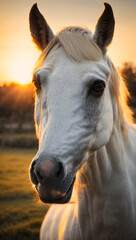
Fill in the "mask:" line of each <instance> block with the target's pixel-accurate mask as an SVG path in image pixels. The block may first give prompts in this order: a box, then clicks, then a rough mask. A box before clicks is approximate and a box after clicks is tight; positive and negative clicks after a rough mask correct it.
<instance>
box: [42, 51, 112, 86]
mask: <svg viewBox="0 0 136 240" xmlns="http://www.w3.org/2000/svg"><path fill="white" fill-rule="evenodd" d="M44 66H45V68H49V69H50V70H51V72H52V73H53V76H54V77H55V76H56V77H57V78H61V77H62V78H63V80H64V81H66V80H67V81H73V82H74V81H76V79H77V78H78V83H79V82H80V79H81V78H83V77H84V75H85V74H86V73H95V74H97V73H99V74H100V73H102V74H104V75H106V76H107V75H109V73H110V70H109V68H108V65H107V63H106V61H105V59H100V60H99V61H98V62H96V61H91V60H90V61H89V60H84V61H82V62H76V61H74V60H73V59H72V58H70V57H68V56H67V54H66V53H65V51H64V50H63V48H58V49H55V50H54V51H51V53H49V55H48V56H47V58H46V59H45V61H44V64H43V67H44ZM70 76H71V77H70Z"/></svg>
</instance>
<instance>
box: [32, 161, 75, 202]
mask: <svg viewBox="0 0 136 240" xmlns="http://www.w3.org/2000/svg"><path fill="white" fill-rule="evenodd" d="M30 178H31V181H32V183H33V184H34V185H35V188H36V190H37V192H38V194H39V197H40V199H41V201H42V202H44V203H60V204H62V203H67V202H69V200H70V198H71V194H72V190H73V185H74V181H75V176H74V174H70V175H67V176H65V170H64V166H63V163H62V162H60V161H58V160H57V159H55V158H51V159H50V160H49V159H45V160H42V161H40V159H35V160H34V161H33V162H32V164H31V167H30Z"/></svg>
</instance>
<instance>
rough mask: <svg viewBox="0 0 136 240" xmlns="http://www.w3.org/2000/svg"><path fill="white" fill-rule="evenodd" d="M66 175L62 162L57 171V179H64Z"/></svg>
mask: <svg viewBox="0 0 136 240" xmlns="http://www.w3.org/2000/svg"><path fill="white" fill-rule="evenodd" d="M63 175H64V167H63V164H62V163H61V162H58V169H57V171H56V177H57V178H59V177H63Z"/></svg>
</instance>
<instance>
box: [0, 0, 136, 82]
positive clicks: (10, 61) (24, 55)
mask: <svg viewBox="0 0 136 240" xmlns="http://www.w3.org/2000/svg"><path fill="white" fill-rule="evenodd" d="M108 2H109V3H110V4H111V5H112V7H113V11H114V15H115V19H116V28H115V34H114V39H113V42H112V44H111V46H110V47H109V49H108V55H109V56H110V58H111V59H112V61H113V63H114V64H115V66H121V65H122V63H123V62H125V61H132V62H134V64H135V65H136V0H109V1H108ZM33 3H35V1H34V0H23V1H19V0H0V6H1V7H0V22H1V26H0V32H1V40H0V83H3V82H11V81H22V82H23V81H24V83H25V82H29V81H31V72H32V69H33V66H34V63H35V61H36V59H37V57H38V56H39V52H38V50H36V48H35V47H34V45H33V43H32V42H31V37H30V33H29V25H28V15H29V10H30V8H31V6H32V4H33ZM37 3H38V7H39V9H40V11H41V12H42V14H43V15H44V16H45V17H46V20H47V22H48V23H49V25H50V27H51V28H52V29H53V31H54V33H55V32H57V31H58V30H60V29H61V28H62V27H64V26H68V25H80V26H87V27H88V28H90V30H92V32H93V31H94V27H95V25H96V22H97V19H98V18H99V16H100V15H101V13H102V11H103V9H104V5H103V1H101V0H69V1H64V0H37Z"/></svg>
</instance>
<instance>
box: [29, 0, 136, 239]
mask: <svg viewBox="0 0 136 240" xmlns="http://www.w3.org/2000/svg"><path fill="white" fill-rule="evenodd" d="M114 23H115V21H114V16H113V12H112V8H111V6H110V5H109V4H107V3H105V10H104V12H103V14H102V15H101V17H100V18H99V20H98V23H97V25H96V30H95V33H94V35H92V34H91V32H90V31H89V30H87V29H82V28H79V27H68V28H66V29H63V30H62V31H61V32H59V33H58V35H57V36H54V34H53V32H52V30H51V29H50V28H49V26H48V24H47V22H46V21H45V19H44V18H43V16H42V15H41V13H40V12H39V10H38V8H37V5H36V4H34V5H33V7H32V9H31V11H30V30H31V34H32V37H33V41H34V42H35V43H36V45H37V46H38V47H39V48H40V49H41V50H42V54H41V56H40V58H39V59H38V62H37V65H36V68H35V71H34V74H33V82H34V84H35V87H36V99H35V123H36V131H37V135H38V138H39V150H38V152H37V154H36V156H35V158H34V159H33V161H32V164H31V168H30V177H31V180H32V182H33V184H34V185H35V187H36V190H37V192H38V194H39V197H40V199H41V200H42V201H43V202H45V203H57V205H56V204H54V205H53V206H51V208H50V209H49V211H48V213H47V215H46V217H45V219H44V222H43V224H42V228H41V234H40V239H41V240H58V239H59V240H135V239H136V130H135V128H134V126H132V125H131V124H130V123H129V122H128V121H127V120H126V117H125V115H124V114H125V107H124V106H125V104H124V103H123V104H122V101H121V99H122V98H121V91H122V89H124V88H123V85H122V84H121V80H120V79H119V75H118V73H117V71H116V69H115V68H114V66H113V64H112V62H111V61H110V59H109V58H108V56H107V54H106V48H107V46H108V45H109V44H110V42H111V40H112V37H113V32H114ZM119 89H120V90H121V91H120V90H119ZM73 185H74V191H72V190H73ZM72 192H73V193H74V194H73V195H72ZM71 195H72V198H71ZM70 199H71V201H70V202H69V200H70ZM68 202H69V204H65V203H68Z"/></svg>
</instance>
